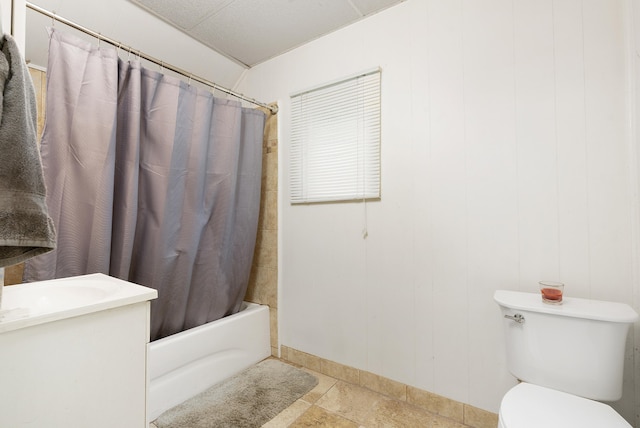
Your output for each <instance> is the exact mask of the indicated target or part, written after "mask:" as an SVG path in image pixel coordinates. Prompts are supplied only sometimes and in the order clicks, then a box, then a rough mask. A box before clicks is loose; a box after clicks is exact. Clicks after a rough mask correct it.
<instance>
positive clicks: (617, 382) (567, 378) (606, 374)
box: [494, 290, 638, 428]
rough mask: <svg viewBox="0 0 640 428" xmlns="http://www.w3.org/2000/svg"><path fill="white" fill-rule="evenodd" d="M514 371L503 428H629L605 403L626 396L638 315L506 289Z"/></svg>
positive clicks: (501, 297) (498, 297)
mask: <svg viewBox="0 0 640 428" xmlns="http://www.w3.org/2000/svg"><path fill="white" fill-rule="evenodd" d="M494 300H495V301H496V303H497V304H498V305H499V306H500V310H501V313H502V316H503V327H504V334H505V344H506V351H507V368H508V369H509V371H510V372H511V374H513V375H514V376H515V377H516V378H517V379H518V380H519V381H520V383H519V384H518V385H516V386H514V387H513V388H511V389H510V390H509V391H508V392H507V393H506V394H505V396H504V397H503V398H502V402H501V404H500V411H499V415H498V427H499V428H541V427H544V428H572V427H579V428H591V427H593V428H603V427H607V428H618V427H620V428H623V427H624V428H629V427H631V425H630V424H629V423H628V422H627V421H626V420H624V418H622V416H620V415H619V414H618V413H617V412H616V411H615V410H613V408H611V407H610V406H609V405H607V404H605V403H603V401H604V402H612V401H616V400H619V399H620V398H621V397H622V380H623V379H622V377H623V367H624V355H625V345H626V339H627V333H628V331H629V326H630V325H631V324H632V323H633V322H635V321H636V320H637V319H638V314H637V313H636V312H635V311H634V310H633V309H632V308H631V307H630V306H629V305H625V304H623V303H614V302H605V301H598V300H589V299H580V298H571V297H569V298H567V297H565V298H564V300H563V302H562V304H561V305H550V304H547V303H543V302H542V299H541V296H540V294H538V293H523V292H518V291H506V290H498V291H496V292H495V294H494Z"/></svg>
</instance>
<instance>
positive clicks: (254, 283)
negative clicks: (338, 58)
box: [245, 109, 278, 356]
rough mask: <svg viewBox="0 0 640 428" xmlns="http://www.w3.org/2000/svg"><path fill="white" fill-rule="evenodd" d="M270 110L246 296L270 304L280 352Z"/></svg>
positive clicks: (274, 135)
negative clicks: (255, 232) (258, 209)
mask: <svg viewBox="0 0 640 428" xmlns="http://www.w3.org/2000/svg"><path fill="white" fill-rule="evenodd" d="M260 110H262V111H264V112H265V113H266V114H267V121H266V123H265V129H264V139H263V142H262V191H261V192H262V193H261V201H260V216H259V218H258V235H257V237H256V248H255V252H254V255H253V266H252V267H251V276H250V277H249V286H248V287H247V293H246V295H245V300H246V301H247V302H252V303H260V304H263V305H268V306H269V317H270V320H271V328H270V329H271V355H273V356H278V115H277V114H276V115H273V114H270V113H269V112H268V111H267V110H266V109H260Z"/></svg>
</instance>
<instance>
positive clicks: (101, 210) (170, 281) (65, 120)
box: [24, 29, 265, 340]
mask: <svg viewBox="0 0 640 428" xmlns="http://www.w3.org/2000/svg"><path fill="white" fill-rule="evenodd" d="M50 33H51V34H50V36H51V38H50V46H49V64H48V70H47V106H46V123H45V129H44V134H43V137H42V143H41V155H42V163H43V170H44V175H45V182H46V185H47V192H48V193H47V204H48V207H49V213H50V215H51V217H52V219H53V221H54V224H55V226H56V229H57V231H58V246H57V250H55V251H53V252H51V253H48V254H45V255H42V256H39V257H36V258H34V259H32V260H31V261H29V262H27V264H26V266H25V274H24V279H25V280H26V281H37V280H44V279H52V278H62V277H68V276H75V275H82V274H87V273H95V272H102V273H105V274H109V275H111V276H115V277H118V278H121V279H125V280H128V281H132V282H135V283H138V284H142V285H146V286H149V287H153V288H155V289H157V290H158V295H159V297H158V299H157V300H155V301H153V302H152V304H151V338H152V340H153V339H157V338H161V337H164V336H168V335H170V334H173V333H177V332H179V331H182V330H185V329H188V328H191V327H194V326H197V325H201V324H203V323H206V322H209V321H212V320H215V319H218V318H221V317H223V316H226V315H229V314H231V313H235V312H237V311H238V310H239V309H240V305H241V303H242V300H243V298H244V294H245V291H246V288H247V283H248V280H249V273H250V270H251V262H252V257H253V250H254V246H255V240H256V230H257V222H258V213H259V206H260V185H261V168H262V136H263V129H264V120H265V117H264V114H263V113H262V112H259V111H257V110H255V109H246V108H242V106H241V104H240V103H239V102H237V101H229V100H223V99H217V98H214V97H213V96H212V95H211V93H210V92H208V91H204V90H199V89H197V88H195V87H191V86H189V85H188V84H187V83H186V82H183V81H181V80H179V79H177V78H173V77H170V76H166V75H163V74H161V73H159V72H155V71H151V70H148V69H145V68H144V67H141V66H140V63H139V62H138V61H123V60H121V59H119V58H118V55H117V52H116V50H115V49H112V48H107V49H99V48H96V47H94V46H93V45H91V44H90V43H86V42H84V41H82V40H80V39H78V38H76V37H75V36H72V35H70V34H65V33H62V32H60V31H57V30H55V29H51V30H50Z"/></svg>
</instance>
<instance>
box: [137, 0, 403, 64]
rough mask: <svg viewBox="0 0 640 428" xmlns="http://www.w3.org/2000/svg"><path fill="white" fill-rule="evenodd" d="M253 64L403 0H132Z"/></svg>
mask: <svg viewBox="0 0 640 428" xmlns="http://www.w3.org/2000/svg"><path fill="white" fill-rule="evenodd" d="M130 1H131V2H132V3H134V4H137V5H138V6H140V7H142V8H144V9H145V10H147V11H149V12H150V13H153V14H154V15H156V16H158V17H160V18H162V19H163V20H165V21H167V22H168V23H170V24H171V25H172V26H174V27H176V28H178V29H180V30H181V31H183V32H185V33H186V34H188V35H189V36H191V37H193V38H194V39H196V40H198V41H200V42H202V43H203V44H205V45H207V46H209V47H210V48H212V49H214V50H215V51H217V52H219V53H221V54H222V55H224V56H226V57H228V58H230V59H232V60H234V61H236V62H238V63H240V64H242V65H244V66H247V67H252V66H254V65H256V64H259V63H261V62H263V61H266V60H268V59H270V58H273V57H275V56H277V55H279V54H281V53H284V52H286V51H288V50H290V49H293V48H295V47H297V46H300V45H303V44H305V43H307V42H309V41H311V40H314V39H316V38H318V37H320V36H323V35H325V34H328V33H330V32H332V31H334V30H337V29H339V28H342V27H344V26H346V25H349V24H351V23H353V22H355V21H358V20H360V19H362V18H364V17H366V16H368V15H371V14H374V13H376V12H379V11H380V10H383V9H386V8H388V7H390V6H393V5H395V4H398V3H401V2H402V1H404V0H269V1H267V0H183V1H180V2H176V1H175V0H130Z"/></svg>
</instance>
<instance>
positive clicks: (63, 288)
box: [0, 273, 158, 333]
mask: <svg viewBox="0 0 640 428" xmlns="http://www.w3.org/2000/svg"><path fill="white" fill-rule="evenodd" d="M3 290H4V291H3V293H2V305H1V306H0V333H4V332H7V331H12V330H17V329H21V328H25V327H30V326H33V325H38V324H43V323H47V322H52V321H57V320H61V319H65V318H71V317H76V316H79V315H86V314H89V313H93V312H99V311H104V310H107V309H113V308H117V307H120V306H126V305H131V304H134V303H139V302H144V301H147V300H152V299H156V298H157V297H158V292H157V290H154V289H153V288H149V287H143V286H141V285H137V284H133V283H131V282H127V281H123V280H120V279H117V278H113V277H111V276H108V275H104V274H101V273H95V274H91V275H82V276H74V277H70V278H60V279H54V280H50V281H40V282H31V283H25V284H18V285H11V286H5V287H4V289H3Z"/></svg>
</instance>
